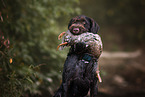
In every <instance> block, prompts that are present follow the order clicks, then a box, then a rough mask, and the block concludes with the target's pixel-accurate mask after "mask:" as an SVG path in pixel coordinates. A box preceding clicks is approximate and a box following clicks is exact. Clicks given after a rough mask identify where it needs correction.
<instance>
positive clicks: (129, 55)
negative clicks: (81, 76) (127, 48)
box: [98, 50, 145, 97]
mask: <svg viewBox="0 0 145 97" xmlns="http://www.w3.org/2000/svg"><path fill="white" fill-rule="evenodd" d="M99 65H100V71H101V77H102V80H103V82H102V83H98V85H99V93H98V97H145V53H144V52H143V51H141V50H137V51H135V52H103V54H102V56H101V58H100V60H99Z"/></svg>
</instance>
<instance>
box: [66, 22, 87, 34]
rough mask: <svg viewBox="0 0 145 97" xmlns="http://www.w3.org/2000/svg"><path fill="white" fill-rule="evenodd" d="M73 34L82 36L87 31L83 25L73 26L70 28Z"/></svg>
mask: <svg viewBox="0 0 145 97" xmlns="http://www.w3.org/2000/svg"><path fill="white" fill-rule="evenodd" d="M69 30H70V32H71V33H73V34H75V35H79V34H82V33H83V32H84V31H87V30H86V28H85V27H84V26H83V25H82V24H72V25H71V26H70V27H69Z"/></svg>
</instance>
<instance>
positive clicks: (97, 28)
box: [90, 18, 100, 34]
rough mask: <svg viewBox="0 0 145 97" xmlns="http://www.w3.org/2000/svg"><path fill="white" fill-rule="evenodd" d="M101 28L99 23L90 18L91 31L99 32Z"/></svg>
mask: <svg viewBox="0 0 145 97" xmlns="http://www.w3.org/2000/svg"><path fill="white" fill-rule="evenodd" d="M99 29H100V27H99V25H98V24H97V23H96V22H95V21H94V20H93V19H92V18H90V32H92V33H94V34H97V33H98V31H99Z"/></svg>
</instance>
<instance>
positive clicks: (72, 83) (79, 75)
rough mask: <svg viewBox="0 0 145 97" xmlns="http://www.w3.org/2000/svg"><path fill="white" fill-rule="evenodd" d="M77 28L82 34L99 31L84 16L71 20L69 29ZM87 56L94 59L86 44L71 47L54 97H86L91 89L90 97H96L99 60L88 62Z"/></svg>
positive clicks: (89, 19) (93, 22)
mask: <svg viewBox="0 0 145 97" xmlns="http://www.w3.org/2000/svg"><path fill="white" fill-rule="evenodd" d="M84 22H85V23H84ZM80 25H81V26H80ZM75 26H77V27H80V29H81V30H79V31H80V33H85V32H86V31H88V32H90V33H94V34H96V33H97V32H98V30H99V26H98V24H97V23H96V22H95V21H94V20H93V19H91V18H89V17H86V16H84V15H81V16H77V17H75V18H72V19H71V20H70V22H69V25H68V29H69V30H70V31H72V29H73V27H75ZM80 33H79V34H80ZM85 55H89V56H90V57H92V56H91V55H90V54H88V51H87V48H86V44H85V43H77V44H76V45H72V46H71V48H70V51H69V53H68V55H67V59H66V61H65V63H64V68H63V75H62V84H61V86H60V88H59V89H58V90H57V92H56V93H55V95H54V96H53V97H85V96H86V95H87V94H88V91H89V89H90V97H96V95H97V80H98V79H97V77H96V73H95V71H96V69H97V58H95V57H92V58H91V60H89V61H88V60H84V56H85ZM86 61H87V62H86Z"/></svg>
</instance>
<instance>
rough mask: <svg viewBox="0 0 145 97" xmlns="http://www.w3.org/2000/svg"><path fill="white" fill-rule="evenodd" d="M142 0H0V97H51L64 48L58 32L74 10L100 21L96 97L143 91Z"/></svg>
mask: <svg viewBox="0 0 145 97" xmlns="http://www.w3.org/2000/svg"><path fill="white" fill-rule="evenodd" d="M144 11H145V1H144V0H91V1H90V0H27V1H26V0H0V97H52V95H53V94H54V92H55V91H56V90H57V89H58V87H59V86H60V84H61V75H62V71H63V64H64V61H65V58H66V56H67V52H68V48H66V49H65V50H63V51H56V47H57V45H58V44H59V43H61V41H58V39H57V37H58V35H59V34H60V33H61V32H63V31H66V30H67V25H68V22H69V20H70V19H71V18H73V17H74V16H76V15H81V14H83V15H86V16H88V17H91V18H93V19H94V20H95V21H96V22H97V23H98V24H99V25H100V30H99V32H98V34H99V35H100V36H101V38H102V41H103V45H104V51H103V53H102V55H101V57H100V59H99V64H100V71H101V77H102V79H103V82H102V83H98V85H99V93H98V97H128V96H129V97H143V96H145V83H144V82H145V76H144V75H145V60H144V59H145V55H144V54H145V52H144V49H145V38H144V37H145V18H144V17H145V12H144Z"/></svg>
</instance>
